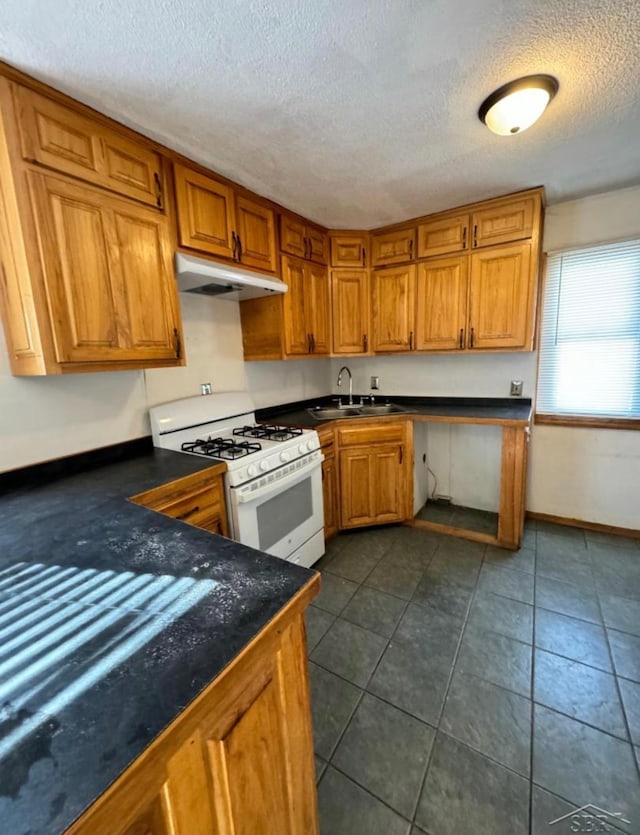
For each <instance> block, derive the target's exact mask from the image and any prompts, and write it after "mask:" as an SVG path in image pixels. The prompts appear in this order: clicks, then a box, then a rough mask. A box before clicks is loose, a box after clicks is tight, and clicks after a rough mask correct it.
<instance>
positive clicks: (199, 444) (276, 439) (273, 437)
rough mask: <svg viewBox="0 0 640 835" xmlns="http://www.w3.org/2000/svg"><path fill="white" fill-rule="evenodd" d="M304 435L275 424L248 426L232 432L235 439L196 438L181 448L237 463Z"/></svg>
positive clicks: (299, 431)
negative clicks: (248, 456)
mask: <svg viewBox="0 0 640 835" xmlns="http://www.w3.org/2000/svg"><path fill="white" fill-rule="evenodd" d="M302 434H303V430H302V429H296V428H295V427H289V426H277V425H275V424H264V425H263V424H260V423H256V424H247V425H245V426H237V427H235V429H233V430H232V436H233V437H213V438H212V437H211V436H209V437H207V438H196V439H195V440H193V441H184V442H183V443H182V445H181V447H180V449H181V451H182V452H191V453H193V454H195V455H207V456H209V457H210V458H221V459H222V460H224V461H235V460H236V459H237V458H244V457H245V456H247V455H253V454H254V453H256V452H261V451H262V449H264V448H266V449H269V448H273V444H276V445H277V444H281V443H284V442H285V441H290V440H292V439H295V438H298V437H300V436H301V435H302ZM242 438H254V439H256V438H259V439H260V440H259V441H257V440H253V441H245V440H242Z"/></svg>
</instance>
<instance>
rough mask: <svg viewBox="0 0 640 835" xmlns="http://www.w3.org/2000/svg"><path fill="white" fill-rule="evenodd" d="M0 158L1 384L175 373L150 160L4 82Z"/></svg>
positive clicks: (54, 103) (177, 337)
mask: <svg viewBox="0 0 640 835" xmlns="http://www.w3.org/2000/svg"><path fill="white" fill-rule="evenodd" d="M0 147H2V148H3V149H4V153H3V155H2V158H1V160H0V179H1V181H2V199H1V200H0V258H1V261H2V264H1V267H2V277H3V281H0V309H1V313H2V319H3V324H4V331H5V336H6V341H7V347H8V352H9V357H10V362H11V368H12V371H13V373H14V374H18V375H43V374H65V373H71V372H81V371H85V372H86V371H113V370H118V369H135V368H149V367H156V366H169V365H184V353H183V348H182V345H183V342H182V329H181V324H180V309H179V305H178V299H177V291H176V283H175V277H174V272H173V251H172V250H173V245H172V234H171V228H170V221H169V218H168V217H167V215H166V214H165V213H164V212H163V211H159V208H158V207H157V205H156V202H157V200H156V190H155V187H154V186H155V176H154V175H157V173H158V172H159V171H160V170H161V169H160V162H161V160H160V157H159V155H158V154H156V153H155V151H153V150H152V149H149V147H148V146H147V145H145V143H144V141H143V140H142V139H141V140H140V142H139V143H138V142H136V140H135V139H134V138H131V137H130V136H127V135H125V134H122V135H121V134H120V133H118V131H117V130H113V131H111V130H110V129H109V128H108V126H107V127H105V125H104V124H103V123H102V121H100V120H98V119H96V120H95V122H94V121H93V119H92V117H91V114H90V112H89V111H87V110H86V109H83V108H82V107H81V106H78V110H77V111H76V110H74V108H73V106H71V105H68V104H67V103H66V100H65V101H64V102H59V101H58V100H56V99H55V97H53V96H52V98H51V99H49V98H47V97H46V96H43V95H40V94H39V93H35V92H33V91H31V90H29V89H27V88H22V87H20V86H19V85H16V84H14V83H13V82H12V81H10V80H9V79H7V78H5V77H0ZM158 180H159V182H160V183H161V182H162V181H161V179H160V178H158ZM131 198H134V199H131ZM159 199H160V202H161V203H162V202H163V201H162V193H161V191H160V192H159ZM145 203H146V204H148V205H144V204H145Z"/></svg>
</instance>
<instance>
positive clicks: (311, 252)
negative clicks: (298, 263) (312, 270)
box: [305, 226, 329, 264]
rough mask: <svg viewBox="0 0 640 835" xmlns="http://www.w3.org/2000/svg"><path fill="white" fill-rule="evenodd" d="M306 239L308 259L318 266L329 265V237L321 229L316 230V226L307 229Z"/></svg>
mask: <svg viewBox="0 0 640 835" xmlns="http://www.w3.org/2000/svg"><path fill="white" fill-rule="evenodd" d="M305 237H306V242H307V254H306V257H307V258H308V259H309V261H313V262H314V263H316V264H328V263H329V236H328V235H327V234H326V232H323V231H322V230H321V229H316V227H315V226H306V227H305Z"/></svg>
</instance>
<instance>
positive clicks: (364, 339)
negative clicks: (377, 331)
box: [362, 333, 369, 354]
mask: <svg viewBox="0 0 640 835" xmlns="http://www.w3.org/2000/svg"><path fill="white" fill-rule="evenodd" d="M362 350H363V351H364V353H365V354H366V353H367V351H368V350H369V340H368V338H367V334H366V333H365V334H364V335H363V337H362Z"/></svg>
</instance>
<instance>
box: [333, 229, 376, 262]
mask: <svg viewBox="0 0 640 835" xmlns="http://www.w3.org/2000/svg"><path fill="white" fill-rule="evenodd" d="M366 241H367V239H366V238H365V237H364V236H362V235H333V236H332V237H331V266H333V267H366V265H367V249H366Z"/></svg>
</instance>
